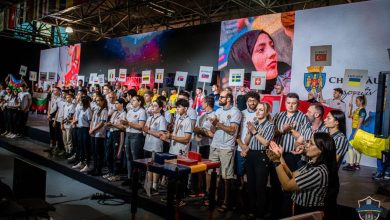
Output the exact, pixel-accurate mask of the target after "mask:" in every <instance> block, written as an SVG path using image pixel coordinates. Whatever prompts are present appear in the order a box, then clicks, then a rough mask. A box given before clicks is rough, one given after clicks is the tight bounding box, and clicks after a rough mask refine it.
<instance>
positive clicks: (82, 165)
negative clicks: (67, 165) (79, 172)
mask: <svg viewBox="0 0 390 220" xmlns="http://www.w3.org/2000/svg"><path fill="white" fill-rule="evenodd" d="M84 166H85V164H84V163H83V162H81V161H80V162H79V163H78V164H76V165H74V166H72V169H83V168H84Z"/></svg>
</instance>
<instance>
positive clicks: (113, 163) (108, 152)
mask: <svg viewBox="0 0 390 220" xmlns="http://www.w3.org/2000/svg"><path fill="white" fill-rule="evenodd" d="M120 133H121V132H120V131H113V132H108V135H107V137H108V138H107V139H106V145H105V155H104V156H105V160H106V163H107V167H108V170H109V172H110V173H113V174H115V175H117V174H118V173H119V169H120V158H117V154H118V150H119V144H120Z"/></svg>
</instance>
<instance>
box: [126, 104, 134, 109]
mask: <svg viewBox="0 0 390 220" xmlns="http://www.w3.org/2000/svg"><path fill="white" fill-rule="evenodd" d="M131 109H133V106H132V105H131V102H129V103H127V105H126V111H130V110H131Z"/></svg>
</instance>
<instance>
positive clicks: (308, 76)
mask: <svg viewBox="0 0 390 220" xmlns="http://www.w3.org/2000/svg"><path fill="white" fill-rule="evenodd" d="M325 82H326V73H318V72H317V73H316V72H313V73H305V74H304V79H303V84H304V86H305V88H306V90H307V91H308V92H312V93H313V94H315V93H318V92H319V90H322V89H323V88H324V86H325Z"/></svg>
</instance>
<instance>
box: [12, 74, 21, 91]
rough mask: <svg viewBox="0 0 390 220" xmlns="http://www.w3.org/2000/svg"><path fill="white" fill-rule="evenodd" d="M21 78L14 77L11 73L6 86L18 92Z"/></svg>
mask: <svg viewBox="0 0 390 220" xmlns="http://www.w3.org/2000/svg"><path fill="white" fill-rule="evenodd" d="M22 82H23V81H22V79H16V78H15V77H14V76H13V75H11V76H10V79H9V83H8V86H9V87H11V88H12V89H13V90H14V89H16V90H18V92H20V91H22V90H21V89H20V87H21V86H22Z"/></svg>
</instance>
